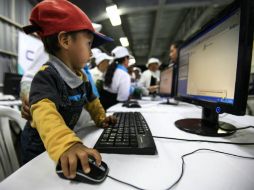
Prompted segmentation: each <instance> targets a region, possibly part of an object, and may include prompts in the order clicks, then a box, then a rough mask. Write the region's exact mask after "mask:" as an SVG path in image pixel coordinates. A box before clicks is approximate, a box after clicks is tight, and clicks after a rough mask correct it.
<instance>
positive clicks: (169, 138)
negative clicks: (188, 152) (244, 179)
mask: <svg viewBox="0 0 254 190" xmlns="http://www.w3.org/2000/svg"><path fill="white" fill-rule="evenodd" d="M153 138H157V139H168V140H177V141H187V142H206V143H215V144H232V145H242V146H243V145H245V146H246V145H254V143H237V142H224V141H209V140H194V139H181V138H174V137H160V136H153Z"/></svg>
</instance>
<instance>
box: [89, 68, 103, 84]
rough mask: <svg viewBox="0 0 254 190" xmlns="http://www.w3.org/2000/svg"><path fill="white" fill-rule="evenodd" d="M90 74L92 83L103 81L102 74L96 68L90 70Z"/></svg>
mask: <svg viewBox="0 0 254 190" xmlns="http://www.w3.org/2000/svg"><path fill="white" fill-rule="evenodd" d="M90 73H91V75H92V77H93V81H94V83H95V84H96V82H97V80H103V72H101V71H100V70H99V69H98V67H95V68H93V69H91V70H90Z"/></svg>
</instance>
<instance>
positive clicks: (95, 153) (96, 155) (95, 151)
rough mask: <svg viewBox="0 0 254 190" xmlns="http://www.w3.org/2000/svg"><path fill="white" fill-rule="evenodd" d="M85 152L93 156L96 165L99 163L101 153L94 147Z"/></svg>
mask: <svg viewBox="0 0 254 190" xmlns="http://www.w3.org/2000/svg"><path fill="white" fill-rule="evenodd" d="M87 153H88V154H89V155H91V156H92V157H94V159H95V162H96V165H97V166H100V165H101V155H100V153H99V152H98V151H97V150H96V149H88V150H87Z"/></svg>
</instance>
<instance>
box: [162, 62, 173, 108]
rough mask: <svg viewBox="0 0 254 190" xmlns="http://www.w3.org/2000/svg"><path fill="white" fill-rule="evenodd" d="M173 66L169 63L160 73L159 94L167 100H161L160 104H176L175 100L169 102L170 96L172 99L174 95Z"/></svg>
mask: <svg viewBox="0 0 254 190" xmlns="http://www.w3.org/2000/svg"><path fill="white" fill-rule="evenodd" d="M174 82H175V78H174V66H173V65H170V66H169V67H167V68H166V69H164V70H163V71H162V72H161V74H160V85H159V92H158V94H159V96H161V97H166V98H167V102H163V103H162V104H168V105H177V103H176V102H172V101H171V102H170V98H171V99H172V98H173V97H174V95H175V91H174V87H175V85H174Z"/></svg>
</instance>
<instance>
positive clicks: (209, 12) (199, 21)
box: [183, 7, 214, 40]
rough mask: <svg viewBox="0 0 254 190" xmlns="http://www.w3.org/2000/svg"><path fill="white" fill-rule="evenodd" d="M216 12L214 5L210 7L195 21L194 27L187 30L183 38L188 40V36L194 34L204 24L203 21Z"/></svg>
mask: <svg viewBox="0 0 254 190" xmlns="http://www.w3.org/2000/svg"><path fill="white" fill-rule="evenodd" d="M213 14H214V7H208V8H207V9H206V10H205V11H204V12H203V13H202V14H201V15H200V16H199V17H198V19H197V20H196V21H195V22H194V24H193V25H192V27H191V28H190V29H189V30H188V31H186V34H185V35H184V37H183V40H186V39H187V38H188V37H190V36H191V35H192V34H194V33H195V32H196V31H197V30H199V29H200V27H201V26H202V25H203V23H204V22H205V21H206V20H207V19H208V18H210V17H211V16H212V15H213Z"/></svg>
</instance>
